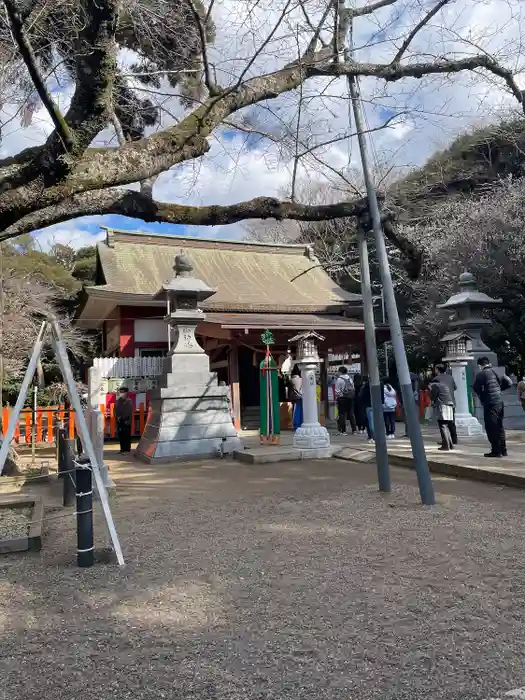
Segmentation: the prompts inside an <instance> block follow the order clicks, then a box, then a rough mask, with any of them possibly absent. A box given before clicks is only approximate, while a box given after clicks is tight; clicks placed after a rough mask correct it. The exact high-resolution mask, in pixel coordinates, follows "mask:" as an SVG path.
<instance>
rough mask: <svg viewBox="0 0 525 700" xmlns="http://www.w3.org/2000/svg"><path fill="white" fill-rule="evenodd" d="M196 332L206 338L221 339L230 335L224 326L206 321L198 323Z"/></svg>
mask: <svg viewBox="0 0 525 700" xmlns="http://www.w3.org/2000/svg"><path fill="white" fill-rule="evenodd" d="M197 333H198V334H199V335H204V336H206V337H207V338H219V339H222V340H229V339H230V338H231V337H232V334H231V332H230V331H229V330H227V329H226V328H221V327H220V326H219V325H218V324H216V323H208V322H207V321H203V322H202V323H199V325H198V326H197Z"/></svg>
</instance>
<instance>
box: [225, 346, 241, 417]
mask: <svg viewBox="0 0 525 700" xmlns="http://www.w3.org/2000/svg"><path fill="white" fill-rule="evenodd" d="M228 361H229V372H228V375H229V377H228V378H229V384H230V392H231V397H232V412H233V424H234V426H235V429H236V430H240V429H241V388H240V383H239V348H238V347H237V346H236V345H233V346H232V347H231V348H230V354H229V356H228Z"/></svg>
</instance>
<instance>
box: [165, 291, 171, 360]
mask: <svg viewBox="0 0 525 700" xmlns="http://www.w3.org/2000/svg"><path fill="white" fill-rule="evenodd" d="M166 311H167V315H168V317H169V316H170V315H171V306H170V300H169V297H168V301H167V306H166ZM168 352H171V325H170V324H169V323H168Z"/></svg>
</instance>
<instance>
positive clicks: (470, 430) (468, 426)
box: [456, 413, 483, 437]
mask: <svg viewBox="0 0 525 700" xmlns="http://www.w3.org/2000/svg"><path fill="white" fill-rule="evenodd" d="M456 430H457V433H458V436H459V437H477V436H479V435H483V428H482V426H481V423H480V422H479V420H478V419H477V418H476V417H475V416H472V415H471V414H470V413H467V414H465V413H463V414H457V413H456Z"/></svg>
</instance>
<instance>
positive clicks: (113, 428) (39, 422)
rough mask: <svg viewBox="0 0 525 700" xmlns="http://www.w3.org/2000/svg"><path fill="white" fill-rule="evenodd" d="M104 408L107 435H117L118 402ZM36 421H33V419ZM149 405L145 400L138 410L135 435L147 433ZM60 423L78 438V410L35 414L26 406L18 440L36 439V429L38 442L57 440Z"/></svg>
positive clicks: (5, 410)
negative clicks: (146, 405) (116, 411)
mask: <svg viewBox="0 0 525 700" xmlns="http://www.w3.org/2000/svg"><path fill="white" fill-rule="evenodd" d="M100 411H101V413H102V415H103V416H104V435H105V436H106V438H108V439H111V438H116V437H117V420H116V416H115V405H114V404H111V406H110V407H109V409H106V406H105V405H104V404H101V405H100ZM10 414H11V409H9V408H7V407H4V408H3V409H2V435H5V434H6V433H7V426H8V423H9V418H10ZM34 418H35V420H34V423H33V419H34ZM146 419H147V414H146V408H145V406H144V404H143V403H141V404H140V406H139V407H138V408H137V409H135V411H134V414H133V421H132V423H131V434H132V435H133V436H135V437H139V436H140V435H142V433H143V432H144V427H145V425H146ZM58 422H62V423H63V424H64V425H66V427H67V429H68V431H69V437H70V438H71V439H74V438H75V437H76V435H77V430H78V425H77V419H76V415H75V412H74V411H68V410H65V409H64V408H38V409H37V410H36V414H35V416H33V411H32V409H30V408H24V409H22V411H21V412H20V418H19V420H18V423H17V425H16V428H15V441H16V442H18V443H24V442H25V443H26V444H28V445H30V444H31V442H32V439H33V438H32V436H33V428H34V430H35V441H36V443H37V444H42V443H43V444H45V443H49V442H54V441H55V430H56V426H57V423H58Z"/></svg>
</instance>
